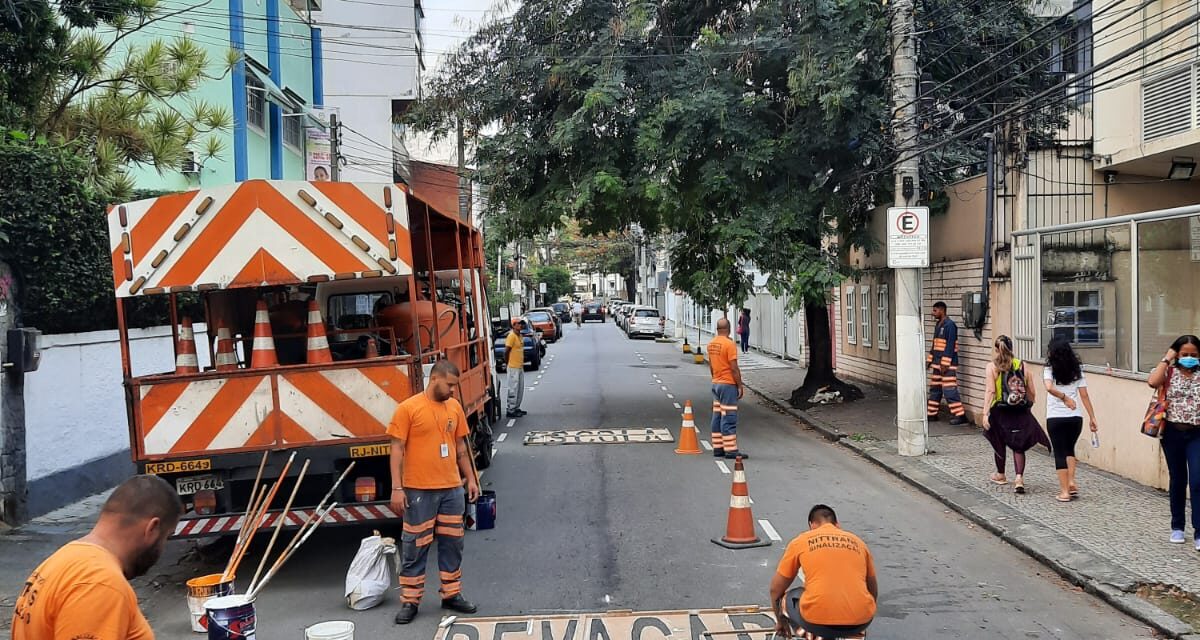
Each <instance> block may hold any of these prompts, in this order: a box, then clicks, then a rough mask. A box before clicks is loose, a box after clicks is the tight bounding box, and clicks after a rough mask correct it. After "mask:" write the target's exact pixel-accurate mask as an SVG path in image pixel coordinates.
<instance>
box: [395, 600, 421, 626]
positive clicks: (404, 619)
mask: <svg viewBox="0 0 1200 640" xmlns="http://www.w3.org/2000/svg"><path fill="white" fill-rule="evenodd" d="M415 617H417V605H415V604H413V603H411V602H404V603H401V604H400V611H399V612H397V613H396V624H408V623H410V622H412V621H413V618H415Z"/></svg>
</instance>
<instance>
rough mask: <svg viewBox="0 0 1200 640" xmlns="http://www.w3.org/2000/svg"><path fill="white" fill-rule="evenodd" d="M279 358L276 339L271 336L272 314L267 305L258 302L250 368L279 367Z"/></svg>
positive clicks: (263, 302)
mask: <svg viewBox="0 0 1200 640" xmlns="http://www.w3.org/2000/svg"><path fill="white" fill-rule="evenodd" d="M278 366H279V358H278V357H276V356H275V338H273V337H272V336H271V314H270V313H269V312H268V311H267V303H266V302H265V301H263V300H259V301H258V309H256V310H255V312H254V349H253V351H252V352H251V354H250V368H251V369H262V368H265V367H278Z"/></svg>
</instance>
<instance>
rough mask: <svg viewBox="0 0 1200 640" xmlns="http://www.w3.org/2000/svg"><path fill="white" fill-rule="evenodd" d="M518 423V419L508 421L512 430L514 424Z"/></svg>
mask: <svg viewBox="0 0 1200 640" xmlns="http://www.w3.org/2000/svg"><path fill="white" fill-rule="evenodd" d="M516 423H517V419H516V418H513V419H512V420H509V421H508V426H509V428H511V427H512V426H513V425H514V424H516Z"/></svg>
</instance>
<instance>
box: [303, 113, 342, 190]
mask: <svg viewBox="0 0 1200 640" xmlns="http://www.w3.org/2000/svg"><path fill="white" fill-rule="evenodd" d="M313 113H315V114H316V115H317V117H318V118H320V120H321V121H322V122H324V123H326V125H328V123H329V115H330V114H336V113H338V110H337V108H336V107H320V108H314V109H313ZM304 138H305V147H304V148H305V174H306V175H307V176H308V179H309V180H311V181H314V182H326V181H328V180H330V179H331V175H332V171H333V169H332V166H331V163H332V162H333V153H332V150H331V146H330V143H329V129H328V126H326V128H324V129H322V128H320V127H308V128H306V129H305V130H304Z"/></svg>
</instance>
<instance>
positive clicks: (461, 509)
mask: <svg viewBox="0 0 1200 640" xmlns="http://www.w3.org/2000/svg"><path fill="white" fill-rule="evenodd" d="M459 375H460V372H459V370H458V367H457V366H455V365H454V363H453V362H450V361H449V360H439V361H438V362H437V363H436V364H434V365H433V369H432V370H430V372H429V386H428V387H426V389H425V391H424V392H423V393H420V394H417V395H415V396H412V397H411V398H409V399H407V400H405V401H404V402H401V403H400V406H399V407H397V408H396V413H395V415H393V416H392V421H391V424H389V425H388V435H389V436H391V437H392V450H391V459H390V462H391V471H392V498H391V506H392V510H393V511H395V512H396V513H400V514H403V515H404V531H403V533H402V534H401V536H400V545H401V558H402V559H403V563H402V565H401V567H400V611H399V613H397V614H396V624H408V623H410V622H412V621H413V618H415V617H416V615H417V607H418V606H419V605H420V604H421V596H422V595H424V594H425V564H426V559H427V558H428V556H429V547H430V546H431V545H432V544H433V541H434V540H437V543H438V569H439V571H440V575H441V582H442V589H441V594H442V608H443V609H450V610H452V611H457V612H459V613H475V611H476V607H475V605H474V604H471V603H470V602H469V601H467V599H466V598H464V597H463V595H462V554H463V533H464V531H463V514H464V513H465V512H466V510H467V505H466V502H465V501H466V500H470V501H471V502H475V499H476V498H478V497H479V479H478V478H476V477H475V468H474V467H473V466H472V465H471V453H470V451H471V450H470V448H469V447H468V446H467V434H468V429H467V416H466V414H465V413H463V408H462V405H461V404H459V403H458V400H455V399H454V397H453V395H454V389H455V388H456V387H458V377H459ZM464 478H466V485H467V489H466V491H465V492H464V491H463V479H464Z"/></svg>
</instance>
